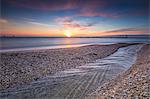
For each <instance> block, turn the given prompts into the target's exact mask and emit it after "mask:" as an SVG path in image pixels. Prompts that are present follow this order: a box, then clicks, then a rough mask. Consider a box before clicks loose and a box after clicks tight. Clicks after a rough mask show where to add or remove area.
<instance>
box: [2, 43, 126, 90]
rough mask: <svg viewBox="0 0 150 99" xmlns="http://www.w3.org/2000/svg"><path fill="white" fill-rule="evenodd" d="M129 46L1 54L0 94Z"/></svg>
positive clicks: (119, 45)
mask: <svg viewBox="0 0 150 99" xmlns="http://www.w3.org/2000/svg"><path fill="white" fill-rule="evenodd" d="M126 45H128V44H112V45H89V46H84V47H76V48H62V49H45V50H44V49H42V50H31V51H16V52H15V51H14V52H4V53H0V56H1V57H0V60H1V61H0V70H1V71H0V90H2V89H6V88H10V87H14V86H17V85H23V84H27V83H30V82H32V81H36V80H38V79H39V78H41V77H44V76H46V75H50V74H54V73H56V72H58V71H62V70H65V69H69V68H74V67H77V66H81V65H83V64H85V63H88V62H92V61H94V60H95V59H99V58H103V57H106V56H108V55H110V54H112V53H114V52H115V51H117V49H118V48H119V47H122V46H126Z"/></svg>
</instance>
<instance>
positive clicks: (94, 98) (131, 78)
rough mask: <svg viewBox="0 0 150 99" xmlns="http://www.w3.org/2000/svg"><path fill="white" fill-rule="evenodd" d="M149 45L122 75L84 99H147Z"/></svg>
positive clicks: (148, 87)
mask: <svg viewBox="0 0 150 99" xmlns="http://www.w3.org/2000/svg"><path fill="white" fill-rule="evenodd" d="M149 81H150V44H147V45H144V47H143V48H142V49H141V50H140V51H139V52H138V57H137V60H136V63H135V64H134V65H132V67H131V68H129V69H128V70H127V71H125V72H124V73H121V74H120V75H118V76H117V77H115V78H114V79H113V80H111V81H109V82H107V83H106V84H104V85H103V86H100V87H99V88H98V89H97V90H96V91H95V92H93V93H91V94H89V95H88V96H87V98H86V99H104V98H108V99H109V98H115V99H131V98H133V99H149V97H150V93H149V92H150V86H149V84H150V82H149Z"/></svg>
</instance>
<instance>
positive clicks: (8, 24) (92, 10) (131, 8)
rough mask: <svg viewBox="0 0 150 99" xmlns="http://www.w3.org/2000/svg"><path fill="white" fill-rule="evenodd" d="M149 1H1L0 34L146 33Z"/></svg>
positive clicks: (147, 31) (74, 34) (95, 34)
mask: <svg viewBox="0 0 150 99" xmlns="http://www.w3.org/2000/svg"><path fill="white" fill-rule="evenodd" d="M148 4H149V0H1V16H0V25H1V31H0V32H1V36H4V35H5V36H51V37H53V36H54V37H56V36H59V37H64V36H67V37H71V36H72V37H83V36H90V37H91V36H111V35H136V34H138V35H139V34H148V33H149V28H150V26H149V13H148V12H149V5H148Z"/></svg>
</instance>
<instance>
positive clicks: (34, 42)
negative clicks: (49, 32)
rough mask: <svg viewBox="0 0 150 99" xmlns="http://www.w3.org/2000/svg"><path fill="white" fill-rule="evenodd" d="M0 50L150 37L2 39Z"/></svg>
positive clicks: (149, 41)
mask: <svg viewBox="0 0 150 99" xmlns="http://www.w3.org/2000/svg"><path fill="white" fill-rule="evenodd" d="M0 40H1V41H0V43H1V44H0V50H1V51H2V50H12V49H28V48H44V47H46V48H63V47H73V46H82V45H89V44H113V43H131V42H136V43H150V40H149V38H148V37H128V38H124V37H112V38H109V37H107V38H52V37H50V38H48V37H47V38H46V37H29V38H27V37H1V38H0Z"/></svg>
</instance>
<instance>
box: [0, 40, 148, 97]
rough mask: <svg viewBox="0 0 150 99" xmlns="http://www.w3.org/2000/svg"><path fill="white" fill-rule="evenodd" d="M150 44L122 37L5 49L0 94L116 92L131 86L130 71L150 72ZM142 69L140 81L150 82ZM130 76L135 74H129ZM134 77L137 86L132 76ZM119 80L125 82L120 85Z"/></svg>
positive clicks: (51, 95)
mask: <svg viewBox="0 0 150 99" xmlns="http://www.w3.org/2000/svg"><path fill="white" fill-rule="evenodd" d="M148 48H149V45H148V44H147V45H146V44H138V43H119V44H109V45H88V46H82V47H74V48H60V49H45V50H44V49H42V50H28V51H18V52H17V51H14V52H3V53H1V62H0V64H1V67H0V68H1V72H0V76H1V77H0V83H1V84H0V97H1V98H5V97H8V99H9V98H10V99H11V98H12V97H13V98H14V99H16V98H17V97H20V98H22V99H23V98H37V99H41V98H46V99H47V98H51V99H56V98H58V99H84V98H87V99H95V97H96V98H97V97H100V96H103V97H102V98H104V97H108V96H111V97H112V96H114V94H115V92H118V93H117V95H118V94H121V95H122V93H121V92H120V90H124V88H130V86H129V85H128V83H127V84H126V82H127V81H129V80H128V78H130V77H129V76H130V73H132V72H133V73H135V74H134V75H136V74H138V73H143V72H144V75H146V77H147V76H148V75H149V73H148V70H149V69H147V68H149V66H148V62H149V61H148V56H147V55H149V53H148ZM136 56H137V58H136ZM139 64H140V66H141V67H140V69H139V67H138V65H139ZM143 66H144V67H143ZM133 68H134V69H133ZM139 70H141V71H139ZM118 75H119V76H118ZM142 75H143V74H141V75H140V76H138V77H139V79H142V80H140V81H141V82H140V83H144V84H146V85H144V86H146V87H147V82H144V81H147V80H148V78H146V77H145V76H144V77H145V78H144V77H143V76H142ZM115 77H117V78H116V79H115ZM112 79H113V80H112ZM131 79H134V77H132V76H131ZM143 79H145V80H143ZM131 81H132V80H131ZM108 82H115V83H112V84H110V83H108ZM120 82H121V83H120ZM122 83H123V84H122ZM124 83H125V84H124ZM130 83H132V85H136V86H139V84H137V83H136V81H134V80H133V82H130ZM122 85H124V86H123V87H122ZM102 86H106V87H102ZM110 86H111V87H110ZM116 86H117V88H116ZM118 86H121V87H122V88H120V87H119V88H120V89H119V91H116V90H117V89H118ZM141 86H142V87H143V85H141ZM141 86H140V87H141ZM112 87H113V88H114V87H115V88H114V89H112ZM132 87H133V86H132ZM132 87H131V88H132ZM101 88H102V89H101ZM137 88H138V87H137ZM115 89H116V90H115ZM144 89H145V87H143V90H144ZM114 91H115V92H114ZM110 92H111V93H110ZM113 92H114V93H113ZM109 93H110V94H109ZM129 93H130V91H129ZM129 93H127V95H130V94H129ZM132 93H134V91H133V92H132ZM137 93H139V91H138V92H137ZM104 94H105V95H104ZM145 96H147V94H146V95H145Z"/></svg>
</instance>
